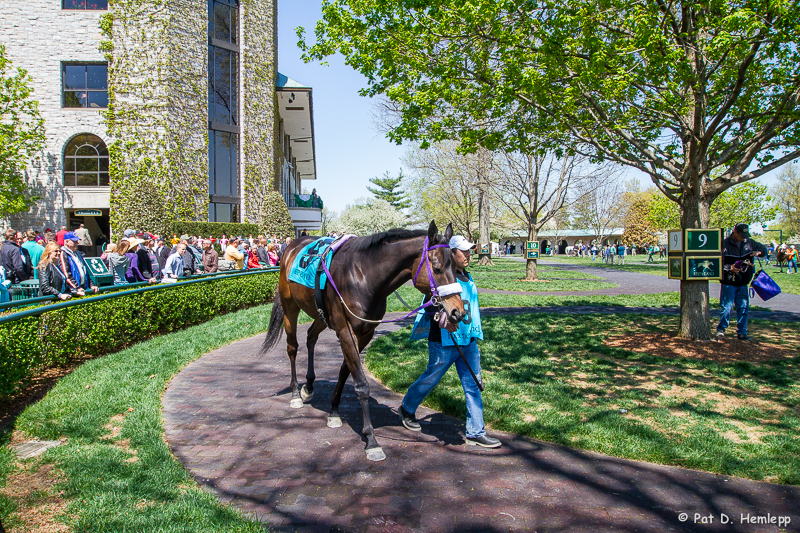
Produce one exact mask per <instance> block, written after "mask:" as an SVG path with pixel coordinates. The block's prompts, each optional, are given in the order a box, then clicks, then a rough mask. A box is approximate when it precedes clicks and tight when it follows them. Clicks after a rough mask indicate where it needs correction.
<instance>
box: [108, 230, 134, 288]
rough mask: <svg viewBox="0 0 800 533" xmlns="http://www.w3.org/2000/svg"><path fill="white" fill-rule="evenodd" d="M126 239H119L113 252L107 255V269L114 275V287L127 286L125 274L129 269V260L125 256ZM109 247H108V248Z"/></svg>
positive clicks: (127, 244) (126, 248)
mask: <svg viewBox="0 0 800 533" xmlns="http://www.w3.org/2000/svg"><path fill="white" fill-rule="evenodd" d="M128 246H129V242H128V239H120V240H119V242H118V243H117V244H116V245H115V247H114V250H113V251H111V252H109V253H108V268H109V269H111V273H112V274H114V285H127V284H128V279H127V277H126V273H127V272H128V269H129V268H130V259H128V256H127V255H126V254H125V253H126V252H127V251H128ZM110 247H111V245H109V248H110Z"/></svg>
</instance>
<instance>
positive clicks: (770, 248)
mask: <svg viewBox="0 0 800 533" xmlns="http://www.w3.org/2000/svg"><path fill="white" fill-rule="evenodd" d="M774 253H775V245H774V244H772V243H769V246H767V265H769V261H770V259H771V258H772V254H774Z"/></svg>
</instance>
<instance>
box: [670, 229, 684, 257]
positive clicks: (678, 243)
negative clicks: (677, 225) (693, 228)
mask: <svg viewBox="0 0 800 533" xmlns="http://www.w3.org/2000/svg"><path fill="white" fill-rule="evenodd" d="M669 251H670V252H682V251H683V231H681V230H679V229H676V230H670V231H669Z"/></svg>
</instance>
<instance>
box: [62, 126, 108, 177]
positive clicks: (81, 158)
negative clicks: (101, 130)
mask: <svg viewBox="0 0 800 533" xmlns="http://www.w3.org/2000/svg"><path fill="white" fill-rule="evenodd" d="M64 186H65V187H107V186H108V148H106V143H104V142H103V139H101V138H100V137H98V136H97V135H92V134H91V133H84V134H83V135H77V136H75V137H73V138H72V139H70V141H69V142H68V143H67V148H66V149H65V150H64Z"/></svg>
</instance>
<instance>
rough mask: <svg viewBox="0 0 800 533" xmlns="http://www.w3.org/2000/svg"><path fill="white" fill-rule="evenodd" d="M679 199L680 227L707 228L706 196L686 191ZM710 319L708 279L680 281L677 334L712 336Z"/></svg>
mask: <svg viewBox="0 0 800 533" xmlns="http://www.w3.org/2000/svg"><path fill="white" fill-rule="evenodd" d="M681 200H682V202H681V227H682V228H684V229H685V228H707V227H708V223H709V219H710V205H709V202H708V200H707V199H706V198H705V197H703V196H696V195H688V194H686V193H684V194H683V196H682V197H681ZM710 321H711V315H710V312H709V305H708V281H681V319H680V333H679V336H680V337H682V338H684V339H693V340H703V341H707V340H711V326H710Z"/></svg>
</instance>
